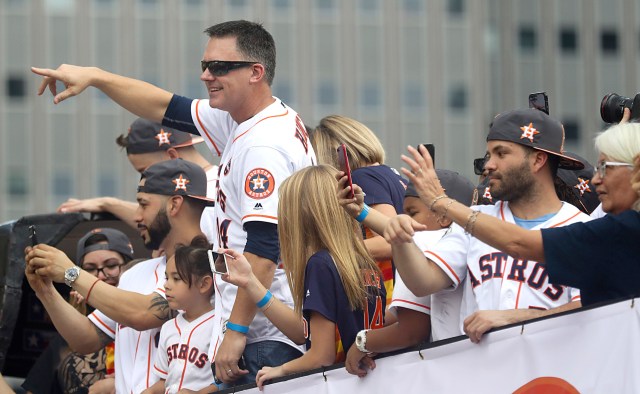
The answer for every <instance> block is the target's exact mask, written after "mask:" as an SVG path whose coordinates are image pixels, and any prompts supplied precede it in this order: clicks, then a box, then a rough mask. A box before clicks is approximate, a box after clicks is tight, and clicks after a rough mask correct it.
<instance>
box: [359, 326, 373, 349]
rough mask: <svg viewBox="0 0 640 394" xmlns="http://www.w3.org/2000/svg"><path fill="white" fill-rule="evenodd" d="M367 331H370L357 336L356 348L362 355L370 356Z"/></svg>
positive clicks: (364, 331) (360, 332) (361, 332)
mask: <svg viewBox="0 0 640 394" xmlns="http://www.w3.org/2000/svg"><path fill="white" fill-rule="evenodd" d="M367 331H369V330H360V331H358V334H357V335H356V348H358V350H360V351H361V352H362V353H366V354H370V353H371V352H370V351H368V350H367Z"/></svg>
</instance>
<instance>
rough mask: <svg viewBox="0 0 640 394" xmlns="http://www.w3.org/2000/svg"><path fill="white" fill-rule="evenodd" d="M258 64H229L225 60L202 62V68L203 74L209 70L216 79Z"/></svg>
mask: <svg viewBox="0 0 640 394" xmlns="http://www.w3.org/2000/svg"><path fill="white" fill-rule="evenodd" d="M256 63H257V62H227V61H224V60H202V61H201V62H200V67H201V68H202V72H204V70H209V72H210V73H211V75H213V76H216V77H221V76H223V75H227V74H229V71H232V70H237V69H239V68H243V67H249V66H252V65H254V64H256Z"/></svg>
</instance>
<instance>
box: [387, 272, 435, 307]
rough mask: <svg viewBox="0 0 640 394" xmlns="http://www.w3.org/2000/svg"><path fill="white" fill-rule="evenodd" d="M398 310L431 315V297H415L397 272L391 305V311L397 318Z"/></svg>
mask: <svg viewBox="0 0 640 394" xmlns="http://www.w3.org/2000/svg"><path fill="white" fill-rule="evenodd" d="M397 308H406V309H411V310H414V311H417V312H421V313H424V314H427V315H431V296H425V297H418V296H416V295H414V294H413V293H412V292H411V290H409V289H408V288H407V286H406V285H405V284H404V282H403V281H402V278H401V277H400V275H398V273H397V272H396V282H395V284H394V286H393V297H392V299H391V304H389V311H390V312H392V313H393V314H394V315H396V316H397V314H398V312H397Z"/></svg>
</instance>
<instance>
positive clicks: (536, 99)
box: [529, 92, 549, 115]
mask: <svg viewBox="0 0 640 394" xmlns="http://www.w3.org/2000/svg"><path fill="white" fill-rule="evenodd" d="M529 108H534V109H538V110H540V111H542V112H544V113H545V114H547V115H549V97H548V96H547V92H536V93H531V94H530V95H529Z"/></svg>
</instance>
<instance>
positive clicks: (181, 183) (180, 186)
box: [171, 174, 189, 192]
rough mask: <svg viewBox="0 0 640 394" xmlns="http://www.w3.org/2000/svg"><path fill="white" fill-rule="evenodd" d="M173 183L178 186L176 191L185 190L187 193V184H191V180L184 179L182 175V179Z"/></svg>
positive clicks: (179, 178)
mask: <svg viewBox="0 0 640 394" xmlns="http://www.w3.org/2000/svg"><path fill="white" fill-rule="evenodd" d="M171 182H173V183H174V184H175V185H176V191H178V190H184V191H185V192H186V191H187V184H188V183H189V179H187V178H185V177H183V176H182V174H180V177H178V178H176V179H174V180H172V181H171Z"/></svg>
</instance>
